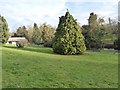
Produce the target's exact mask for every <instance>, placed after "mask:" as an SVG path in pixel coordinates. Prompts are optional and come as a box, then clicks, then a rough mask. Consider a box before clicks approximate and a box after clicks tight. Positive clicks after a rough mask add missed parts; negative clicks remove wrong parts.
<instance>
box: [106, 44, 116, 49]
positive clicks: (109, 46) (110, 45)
mask: <svg viewBox="0 0 120 90" xmlns="http://www.w3.org/2000/svg"><path fill="white" fill-rule="evenodd" d="M104 48H107V49H113V48H114V45H113V44H105V46H104Z"/></svg>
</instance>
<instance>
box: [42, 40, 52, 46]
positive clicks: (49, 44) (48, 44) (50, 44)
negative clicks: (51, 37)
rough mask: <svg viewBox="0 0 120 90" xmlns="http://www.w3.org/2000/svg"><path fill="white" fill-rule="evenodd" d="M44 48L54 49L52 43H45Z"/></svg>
mask: <svg viewBox="0 0 120 90" xmlns="http://www.w3.org/2000/svg"><path fill="white" fill-rule="evenodd" d="M44 47H52V41H49V42H45V43H44Z"/></svg>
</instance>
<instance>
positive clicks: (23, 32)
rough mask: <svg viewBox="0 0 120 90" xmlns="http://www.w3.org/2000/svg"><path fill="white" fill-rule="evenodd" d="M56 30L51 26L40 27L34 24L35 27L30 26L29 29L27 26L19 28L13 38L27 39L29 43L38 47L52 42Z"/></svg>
mask: <svg viewBox="0 0 120 90" xmlns="http://www.w3.org/2000/svg"><path fill="white" fill-rule="evenodd" d="M55 30H56V28H55V27H53V26H51V25H50V24H46V23H43V24H42V25H40V26H38V25H37V24H36V23H34V25H33V27H32V26H30V27H28V29H27V28H26V27H25V26H22V27H19V28H18V29H17V31H16V32H15V33H14V34H13V35H12V37H25V38H26V39H28V41H29V43H34V44H37V45H40V44H44V43H46V42H51V41H52V38H53V37H54V33H55Z"/></svg>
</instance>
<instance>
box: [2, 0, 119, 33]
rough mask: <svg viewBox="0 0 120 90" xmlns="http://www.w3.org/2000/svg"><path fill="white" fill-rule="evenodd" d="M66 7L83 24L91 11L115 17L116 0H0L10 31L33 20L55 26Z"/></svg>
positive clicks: (116, 9)
mask: <svg viewBox="0 0 120 90" xmlns="http://www.w3.org/2000/svg"><path fill="white" fill-rule="evenodd" d="M67 9H69V11H70V13H71V14H72V15H73V16H74V18H75V19H77V21H78V22H79V23H80V24H81V25H84V24H87V19H88V18H89V14H90V13H91V12H94V13H95V14H97V15H98V16H99V17H104V18H105V19H107V18H108V17H111V18H115V17H117V16H118V0H94V1H91V0H59V1H58V0H0V14H1V15H2V16H4V17H5V18H6V20H7V22H8V25H9V28H10V31H15V30H16V28H18V27H19V26H22V25H25V26H29V25H33V23H34V22H36V23H37V24H41V23H44V22H47V23H48V24H51V25H53V26H56V27H57V25H58V22H59V17H60V16H61V15H64V14H65V12H66V11H67Z"/></svg>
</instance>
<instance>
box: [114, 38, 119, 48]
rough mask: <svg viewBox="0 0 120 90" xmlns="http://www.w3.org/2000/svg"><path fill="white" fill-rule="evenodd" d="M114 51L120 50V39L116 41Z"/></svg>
mask: <svg viewBox="0 0 120 90" xmlns="http://www.w3.org/2000/svg"><path fill="white" fill-rule="evenodd" d="M114 49H115V50H120V39H117V40H115V41H114Z"/></svg>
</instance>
